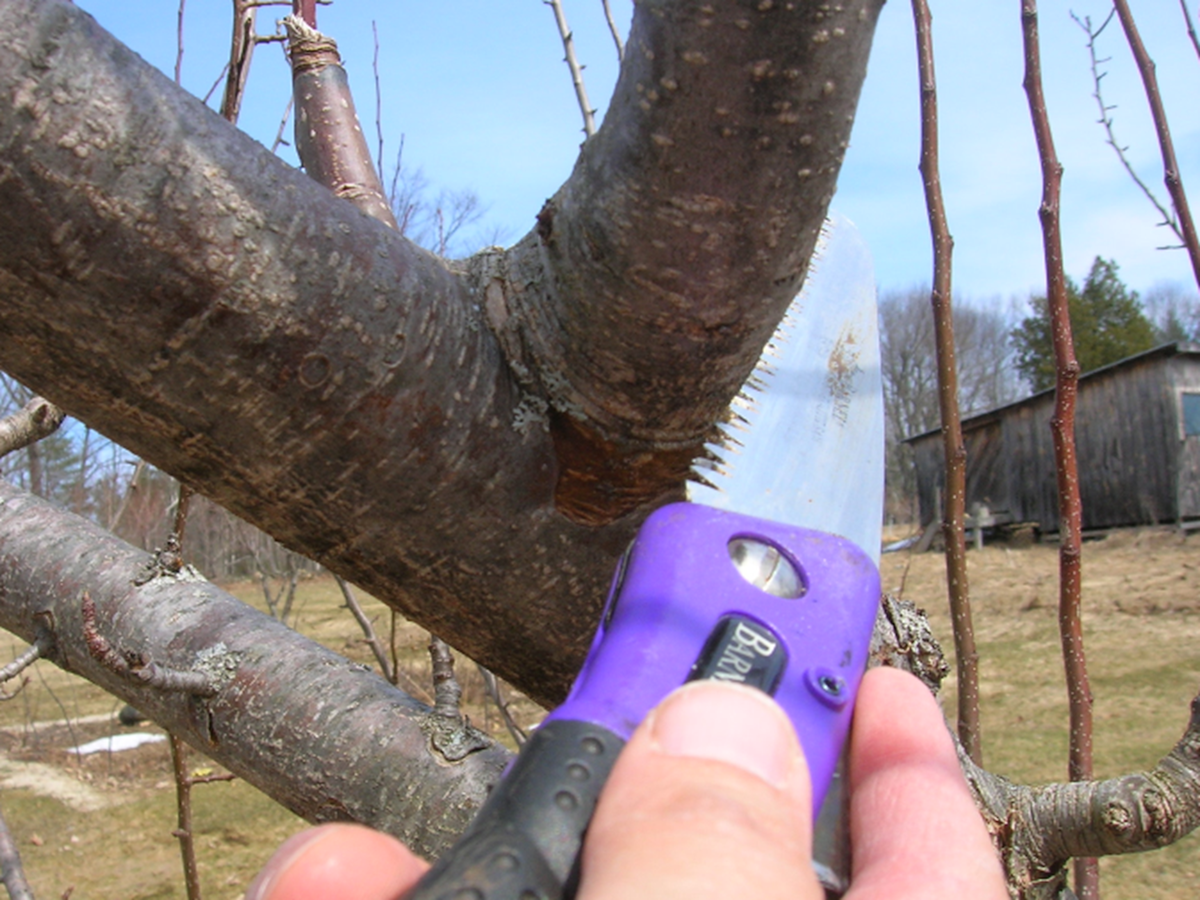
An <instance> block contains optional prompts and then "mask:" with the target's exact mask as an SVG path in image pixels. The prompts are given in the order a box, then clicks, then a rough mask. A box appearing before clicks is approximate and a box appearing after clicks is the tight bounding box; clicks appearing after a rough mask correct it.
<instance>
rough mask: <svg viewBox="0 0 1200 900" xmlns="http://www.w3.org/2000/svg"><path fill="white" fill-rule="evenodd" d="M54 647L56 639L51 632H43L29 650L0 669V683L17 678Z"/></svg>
mask: <svg viewBox="0 0 1200 900" xmlns="http://www.w3.org/2000/svg"><path fill="white" fill-rule="evenodd" d="M53 646H54V638H53V637H51V635H50V632H49V631H48V630H47V631H43V632H42V633H41V634H39V635H38V637H37V639H36V640H35V641H34V642H33V643H32V644H30V645H29V649H28V650H26V651H25V652H24V653H22V654H21V655H20V656H18V657H17V658H16V659H14V660H13V661H12V662H10V663H9V664H8V665H7V666H5V667H4V668H3V669H0V682H4V681H8V680H9V679H10V678H16V677H17V676H18V675H20V674H21V673H22V672H24V671H25V670H26V669H28V668H29V667H30V666H32V665H33V664H34V663H35V662H37V661H38V660H39V659H41V658H42V657H43V656H44V655H45V654H46V653H47V652H48V651H49V650H50V648H51V647H53Z"/></svg>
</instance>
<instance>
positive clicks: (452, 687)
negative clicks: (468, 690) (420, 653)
mask: <svg viewBox="0 0 1200 900" xmlns="http://www.w3.org/2000/svg"><path fill="white" fill-rule="evenodd" d="M429 659H430V661H431V662H432V663H433V711H434V712H435V713H437V714H438V715H439V716H443V717H445V718H447V719H462V710H461V709H460V708H459V702H460V701H461V700H462V686H461V685H460V684H459V683H458V679H457V678H455V677H454V654H453V653H451V652H450V647H449V645H448V644H447V643H446V642H445V641H443V640H442V639H441V638H439V637H436V636H434V635H432V634H431V635H430V636H429Z"/></svg>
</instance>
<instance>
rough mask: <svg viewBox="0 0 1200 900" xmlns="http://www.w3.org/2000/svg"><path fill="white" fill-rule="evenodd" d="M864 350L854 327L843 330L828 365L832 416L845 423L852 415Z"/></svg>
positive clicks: (839, 422)
mask: <svg viewBox="0 0 1200 900" xmlns="http://www.w3.org/2000/svg"><path fill="white" fill-rule="evenodd" d="M861 353H862V351H861V348H860V341H859V339H858V336H857V335H856V334H855V332H854V329H853V328H848V329H846V330H845V331H843V332H842V333H841V334H840V335H839V336H838V339H837V343H836V344H834V345H833V350H832V352H830V354H829V362H828V363H827V365H826V370H827V371H826V374H825V387H826V388H827V389H828V390H829V398H830V400H831V401H832V402H833V411H832V417H833V418H834V419H835V420H837V422H838V424H840V425H845V424H846V422H847V420H848V419H849V416H850V400H851V398H852V397H853V396H854V378H855V376H856V375H858V374H859V373H860V372H862V367H861V366H859V364H858V359H859V356H860V355H861Z"/></svg>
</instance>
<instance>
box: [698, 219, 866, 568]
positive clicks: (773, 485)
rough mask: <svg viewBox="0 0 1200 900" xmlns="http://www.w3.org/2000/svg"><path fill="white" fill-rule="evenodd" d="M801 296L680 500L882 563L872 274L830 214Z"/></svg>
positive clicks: (860, 248)
mask: <svg viewBox="0 0 1200 900" xmlns="http://www.w3.org/2000/svg"><path fill="white" fill-rule="evenodd" d="M815 260H816V262H815V264H814V266H813V268H812V269H811V270H810V272H809V275H808V278H807V279H806V281H805V285H804V288H803V289H802V290H801V292H800V294H799V295H798V296H797V297H796V299H795V300H794V301H793V302H792V305H791V306H790V307H789V308H788V312H787V314H786V315H785V316H784V319H783V321H782V322H781V323H780V325H779V328H778V329H777V330H776V332H775V335H774V336H773V338H772V339H771V341H769V342H768V344H767V347H766V349H765V350H764V353H763V356H762V357H761V358H760V361H759V365H758V366H757V367H756V369H755V372H754V374H753V375H752V376H751V378H750V379H748V380H747V383H746V384H745V385H744V386H743V388H742V391H741V393H740V395H739V397H738V398H737V400H735V402H734V409H733V412H734V413H735V414H736V417H737V418H738V419H740V420H741V421H740V422H737V423H736V424H734V423H733V422H730V423H724V424H722V425H721V426H720V427H721V430H722V432H723V434H724V435H725V436H726V437H727V438H728V440H724V441H721V442H719V443H714V444H710V445H709V446H708V447H707V448H706V449H707V451H708V453H707V454H706V456H707V457H709V458H708V459H705V460H703V461H701V460H697V461H696V463H695V464H694V468H695V470H696V475H697V477H698V478H702V479H703V483H701V482H700V481H692V482H689V484H688V499H690V500H692V501H693V502H696V503H703V504H705V505H707V506H714V507H717V508H720V509H729V510H733V511H736V512H740V513H745V514H747V515H752V516H757V517H759V518H764V519H772V520H774V521H778V522H786V523H788V524H792V525H799V526H802V527H804V528H814V529H817V530H820V531H826V532H830V533H831V534H837V535H840V536H842V537H845V538H849V539H850V540H852V541H854V543H856V544H858V545H859V546H860V547H861V548H862V549H863V550H865V551H866V552H867V553H868V554H869V555H870V556H871V557H872V558H873V559H874V560H875V562H876V563H878V561H879V551H880V543H881V532H882V525H883V465H884V457H883V433H884V432H883V428H884V424H883V384H882V377H881V367H880V357H879V330H878V312H877V310H876V287H875V275H874V267H873V265H872V262H871V254H870V251H869V250H868V248H867V245H866V242H865V241H864V240H863V238H862V236H861V235H860V234H859V232H858V229H857V228H855V226H854V224H853V223H852V222H851V221H850V220H849V219H847V218H845V217H844V216H841V215H840V214H837V213H833V214H831V216H830V218H829V219H828V220H827V222H826V224H825V228H824V229H823V231H822V235H821V238H820V240H819V242H818V248H817V254H816V256H815Z"/></svg>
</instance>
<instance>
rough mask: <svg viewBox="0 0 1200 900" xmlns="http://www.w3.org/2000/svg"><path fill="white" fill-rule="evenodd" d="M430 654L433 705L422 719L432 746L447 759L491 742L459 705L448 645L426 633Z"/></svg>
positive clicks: (455, 758) (451, 655) (452, 759)
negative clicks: (463, 712)
mask: <svg viewBox="0 0 1200 900" xmlns="http://www.w3.org/2000/svg"><path fill="white" fill-rule="evenodd" d="M429 658H430V660H431V662H432V664H433V696H434V703H433V709H432V710H431V711H430V712H429V714H428V715H426V716H425V718H424V719H423V720H422V728H423V729H424V730H425V732H426V733H427V734H428V735H429V740H430V743H431V744H432V745H433V749H434V750H436V751H437V752H438V753H439V754H440V755H441V756H443V757H444V758H445V759H446V760H447V761H448V762H457V761H458V760H460V759H464V758H466V757H467V756H469V755H470V754H472V753H474V752H475V751H476V750H483V749H485V748H487V747H490V746H491V743H492V742H491V741H490V740H488V738H487V736H486V735H485V734H484V733H483V732H482V731H480V730H479V729H477V728H476V727H475V726H474V725H472V724H471V721H470V719H468V718H467V717H466V716H464V715H463V714H462V711H461V710H460V709H459V706H458V704H459V700H461V699H462V687H461V685H459V683H458V679H457V678H456V677H455V676H454V654H453V653H452V652H451V650H450V646H449V645H448V644H447V643H446V642H445V641H443V640H441V639H440V638H438V637H435V636H434V635H432V634H431V635H430V636H429Z"/></svg>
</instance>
